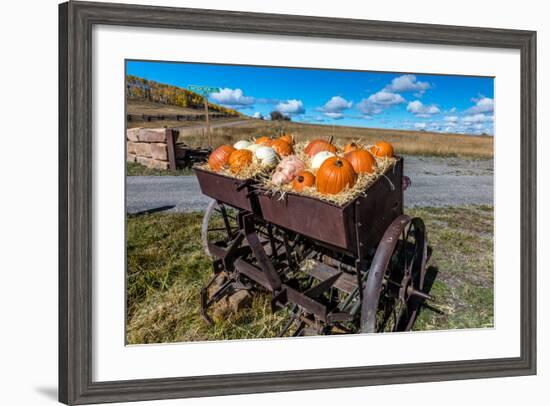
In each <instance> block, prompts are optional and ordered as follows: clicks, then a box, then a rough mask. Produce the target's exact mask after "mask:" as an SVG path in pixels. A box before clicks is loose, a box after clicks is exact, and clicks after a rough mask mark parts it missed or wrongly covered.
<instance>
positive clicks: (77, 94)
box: [59, 2, 536, 404]
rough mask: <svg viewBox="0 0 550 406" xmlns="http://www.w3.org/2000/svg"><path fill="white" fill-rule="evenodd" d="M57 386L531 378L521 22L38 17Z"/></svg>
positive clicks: (530, 110) (308, 385) (531, 158)
mask: <svg viewBox="0 0 550 406" xmlns="http://www.w3.org/2000/svg"><path fill="white" fill-rule="evenodd" d="M59 17H60V19H59V28H60V36H59V38H60V47H59V49H60V54H59V78H60V80H59V83H60V87H59V92H60V98H59V100H60V124H59V128H60V131H59V132H60V135H59V137H60V143H59V145H60V147H59V150H60V180H59V184H60V192H59V195H60V196H59V197H60V199H59V200H60V206H59V213H60V270H59V283H60V300H59V302H60V305H59V306H60V307H59V311H60V325H59V329H60V330H59V353H60V356H59V364H60V368H59V371H60V375H59V386H60V390H59V398H60V401H61V402H63V403H67V404H84V403H98V402H114V401H135V400H149V399H165V398H179V397H182V398H183V397H196V396H214V395H227V394H244V393H257V392H273V391H289V390H305V389H316V388H337V387H351V386H364V385H378V384H394V383H412V382H426V381H440V380H453V379H471V378H485V377H500V376H516V375H529V374H535V373H536V341H535V337H536V326H535V319H536V309H535V303H536V297H535V283H536V275H535V264H536V257H535V254H536V253H535V247H536V227H535V224H536V223H535V217H536V205H535V201H536V194H535V193H536V189H535V184H536V169H535V168H536V161H535V157H536V153H535V152H536V150H535V145H536V142H535V141H536V126H535V123H536V86H535V84H536V55H535V49H536V46H535V41H536V33H535V32H531V31H517V30H504V29H490V28H474V27H455V26H440V25H426V24H411V23H396V22H381V21H365V20H352V19H334V18H319V17H306V16H291V15H277V14H258V13H242V12H229V11H216V10H199V9H179V8H164V7H148V6H134V5H121V4H108V3H105V4H102V3H84V2H68V3H64V4H61V5H60V9H59Z"/></svg>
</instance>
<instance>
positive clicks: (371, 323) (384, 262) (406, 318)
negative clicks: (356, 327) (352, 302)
mask: <svg viewBox="0 0 550 406" xmlns="http://www.w3.org/2000/svg"><path fill="white" fill-rule="evenodd" d="M427 247H428V244H427V239H426V229H425V226H424V222H423V221H422V220H421V219H420V218H417V217H416V218H411V217H409V216H406V215H402V216H400V217H398V218H397V219H395V220H394V221H393V223H392V224H391V225H390V227H388V229H387V230H386V232H385V233H384V236H383V237H382V240H381V241H380V244H379V246H378V248H377V250H376V253H375V255H374V258H373V261H372V265H371V269H370V271H369V277H368V279H367V283H366V285H365V288H364V291H363V292H364V293H363V297H364V303H363V305H362V308H361V331H362V332H364V333H374V332H381V331H408V330H410V329H411V328H412V326H413V324H414V322H415V320H416V316H417V314H418V309H419V307H420V305H421V304H422V302H423V301H424V300H425V299H427V298H429V295H427V294H426V293H424V292H423V291H422V289H423V288H424V277H425V274H426V261H427Z"/></svg>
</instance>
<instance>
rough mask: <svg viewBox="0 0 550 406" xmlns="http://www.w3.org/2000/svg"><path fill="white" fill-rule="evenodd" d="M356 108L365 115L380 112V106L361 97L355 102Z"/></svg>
mask: <svg viewBox="0 0 550 406" xmlns="http://www.w3.org/2000/svg"><path fill="white" fill-rule="evenodd" d="M357 109H358V110H359V111H360V112H361V113H362V114H363V115H365V116H372V115H374V114H380V113H382V110H383V109H382V107H380V106H379V105H377V104H374V103H371V102H369V101H368V100H367V99H363V100H361V101H360V102H359V104H357Z"/></svg>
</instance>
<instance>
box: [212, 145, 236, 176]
mask: <svg viewBox="0 0 550 406" xmlns="http://www.w3.org/2000/svg"><path fill="white" fill-rule="evenodd" d="M233 151H235V148H233V147H232V146H231V145H222V146H221V147H218V148H216V149H215V150H214V151H212V153H211V154H210V156H209V157H208V166H210V169H212V170H213V171H219V170H220V169H222V168H223V167H224V166H225V165H226V164H227V161H228V160H229V156H230V155H231V153H232V152H233Z"/></svg>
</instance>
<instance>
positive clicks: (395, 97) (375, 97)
mask: <svg viewBox="0 0 550 406" xmlns="http://www.w3.org/2000/svg"><path fill="white" fill-rule="evenodd" d="M367 101H369V102H370V103H373V104H380V105H383V106H391V105H394V104H401V103H404V102H405V99H404V98H403V96H401V95H400V94H397V93H392V92H388V91H386V90H380V91H379V92H376V93H374V94H371V95H370V96H369V97H368V99H367Z"/></svg>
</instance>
